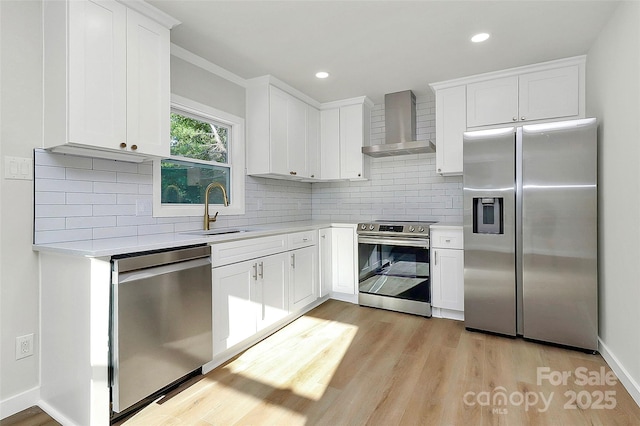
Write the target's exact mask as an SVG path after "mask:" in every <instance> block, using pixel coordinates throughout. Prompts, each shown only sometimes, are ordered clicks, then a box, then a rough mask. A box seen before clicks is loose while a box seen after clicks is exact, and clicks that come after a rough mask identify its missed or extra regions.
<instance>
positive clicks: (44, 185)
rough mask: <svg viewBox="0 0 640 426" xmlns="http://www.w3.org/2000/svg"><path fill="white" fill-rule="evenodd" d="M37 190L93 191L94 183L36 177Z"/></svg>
mask: <svg viewBox="0 0 640 426" xmlns="http://www.w3.org/2000/svg"><path fill="white" fill-rule="evenodd" d="M34 186H35V190H36V191H40V192H45V191H50V192H93V183H92V182H87V181H75V180H64V179H36V181H35V184H34Z"/></svg>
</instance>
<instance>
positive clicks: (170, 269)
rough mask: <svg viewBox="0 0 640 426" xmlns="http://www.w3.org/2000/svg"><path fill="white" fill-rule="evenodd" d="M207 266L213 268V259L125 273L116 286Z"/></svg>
mask: <svg viewBox="0 0 640 426" xmlns="http://www.w3.org/2000/svg"><path fill="white" fill-rule="evenodd" d="M203 266H206V267H207V268H211V259H209V258H208V257H207V258H201V259H195V260H188V261H186V262H178V263H171V264H169V265H163V266H156V267H153V268H147V269H141V270H135V271H131V272H124V273H121V274H118V282H117V283H116V284H118V285H122V284H127V283H131V282H134V281H140V280H146V279H149V278H153V277H157V276H159V275H165V274H171V273H174V272H179V271H183V270H185V269H193V268H200V267H203Z"/></svg>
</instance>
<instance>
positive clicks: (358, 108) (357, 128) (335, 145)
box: [320, 97, 373, 180]
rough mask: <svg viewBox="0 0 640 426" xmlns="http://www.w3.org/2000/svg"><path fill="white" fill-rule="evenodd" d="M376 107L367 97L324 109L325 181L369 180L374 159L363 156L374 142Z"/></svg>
mask: <svg viewBox="0 0 640 426" xmlns="http://www.w3.org/2000/svg"><path fill="white" fill-rule="evenodd" d="M372 106H373V103H372V102H371V101H370V100H369V99H367V98H366V97H360V98H354V99H348V100H345V101H338V102H331V103H328V104H324V105H323V109H322V111H321V115H320V128H321V132H320V133H321V136H320V140H321V146H320V151H321V152H320V156H321V173H320V175H321V178H322V179H323V180H337V179H349V180H361V179H367V178H368V177H369V168H370V166H369V164H370V157H369V156H366V155H363V154H362V147H363V146H366V145H368V144H369V140H370V133H371V107H372Z"/></svg>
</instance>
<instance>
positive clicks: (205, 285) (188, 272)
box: [110, 245, 213, 413]
mask: <svg viewBox="0 0 640 426" xmlns="http://www.w3.org/2000/svg"><path fill="white" fill-rule="evenodd" d="M210 255H211V247H210V246H208V245H204V246H197V247H193V246H191V247H182V248H178V249H171V250H163V251H154V252H144V253H136V254H132V255H123V256H114V257H113V259H112V263H113V265H112V267H113V273H112V300H111V302H112V303H111V333H110V334H111V339H110V360H111V401H112V412H113V413H121V412H123V411H125V410H127V409H128V408H129V407H132V406H133V405H136V404H137V403H138V402H139V401H142V400H144V399H146V398H147V397H148V396H150V395H153V394H154V393H156V392H157V391H159V390H160V389H163V388H165V387H166V386H168V385H170V384H172V383H173V382H175V381H176V380H178V379H180V378H182V377H184V376H185V375H187V374H189V373H192V372H193V371H194V370H197V369H199V368H200V367H201V366H202V365H203V364H205V363H207V362H209V361H211V359H212V357H213V337H212V313H211V310H212V305H211V257H210Z"/></svg>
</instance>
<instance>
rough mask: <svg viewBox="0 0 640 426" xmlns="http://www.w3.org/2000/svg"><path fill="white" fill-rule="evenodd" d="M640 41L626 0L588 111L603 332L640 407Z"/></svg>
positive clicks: (593, 55)
mask: <svg viewBox="0 0 640 426" xmlns="http://www.w3.org/2000/svg"><path fill="white" fill-rule="evenodd" d="M639 41H640V3H638V2H623V3H622V4H621V5H620V6H619V7H618V9H617V10H616V11H615V13H614V14H613V16H612V18H611V20H610V21H609V22H608V23H607V25H606V27H605V28H604V29H603V31H602V32H601V34H600V36H599V37H598V39H597V40H596V42H595V43H594V45H593V46H592V48H591V49H590V51H589V53H588V55H587V114H588V115H589V116H594V117H597V118H598V120H599V123H600V125H599V130H598V144H599V151H598V155H599V188H598V191H599V211H598V214H599V229H598V233H599V264H598V267H599V282H600V293H599V297H600V324H599V325H600V332H599V335H600V339H601V341H602V343H603V344H604V349H605V351H607V350H608V352H609V354H606V353H605V352H603V355H605V358H606V357H607V356H612V357H615V358H616V359H617V362H618V363H619V365H620V366H621V367H622V368H623V369H625V370H626V372H627V374H628V375H629V376H630V377H631V380H633V381H635V386H636V392H638V393H636V395H635V396H636V401H637V402H638V403H639V404H640V387H638V384H640V332H638V327H639V326H640V285H639V280H640V263H639V262H638V260H640V173H639V170H640V169H639V167H638V164H639V162H640V43H639ZM627 385H628V384H627ZM632 385H633V384H632ZM627 388H629V386H627Z"/></svg>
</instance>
